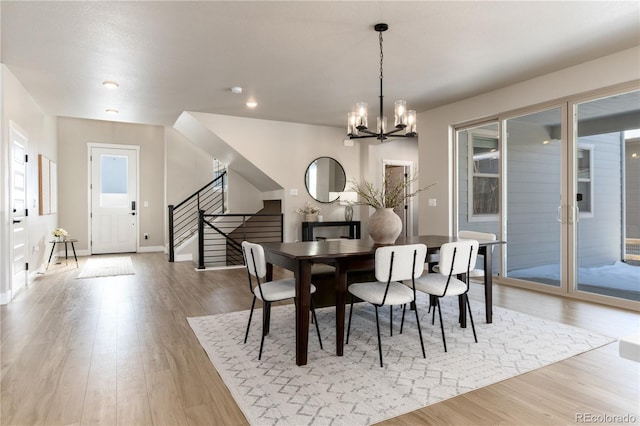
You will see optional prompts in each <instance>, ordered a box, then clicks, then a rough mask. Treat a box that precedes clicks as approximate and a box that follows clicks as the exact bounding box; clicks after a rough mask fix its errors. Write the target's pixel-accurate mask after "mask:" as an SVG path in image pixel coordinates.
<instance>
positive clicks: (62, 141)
mask: <svg viewBox="0 0 640 426" xmlns="http://www.w3.org/2000/svg"><path fill="white" fill-rule="evenodd" d="M90 142H91V143H104V144H117V145H137V146H139V147H140V158H139V164H140V170H139V175H140V180H139V182H138V185H139V188H140V192H139V194H138V200H139V205H140V208H139V209H138V215H139V219H138V237H139V241H140V251H145V250H147V251H150V250H162V249H163V247H164V244H165V221H164V218H165V216H166V215H167V213H166V212H167V206H166V203H165V189H164V186H165V181H164V170H165V160H164V153H165V148H164V128H163V127H162V126H149V125H144V124H129V123H116V122H111V121H100V120H84V119H79V118H66V117H59V118H58V155H59V156H58V159H59V161H58V212H59V213H58V216H59V224H60V226H62V227H63V228H65V229H67V231H69V233H70V234H71V235H73V237H74V238H77V239H78V242H77V243H76V250H81V251H84V252H87V250H88V248H89V213H88V208H89V200H88V195H89V192H88V183H89V180H88V179H89V178H88V164H87V155H88V154H87V143H90ZM145 201H146V202H147V207H145V204H144V202H145ZM145 233H147V234H149V239H148V240H145V239H144V238H143V234H145Z"/></svg>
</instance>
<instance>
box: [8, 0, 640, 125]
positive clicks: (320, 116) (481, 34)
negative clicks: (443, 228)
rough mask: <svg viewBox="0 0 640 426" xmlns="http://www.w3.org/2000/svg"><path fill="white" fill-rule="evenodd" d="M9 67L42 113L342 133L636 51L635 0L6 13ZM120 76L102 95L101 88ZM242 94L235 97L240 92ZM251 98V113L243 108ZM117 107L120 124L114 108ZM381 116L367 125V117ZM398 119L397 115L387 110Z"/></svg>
mask: <svg viewBox="0 0 640 426" xmlns="http://www.w3.org/2000/svg"><path fill="white" fill-rule="evenodd" d="M0 8H1V9H0V13H1V19H2V21H1V24H2V27H1V30H2V32H1V37H2V44H1V49H2V50H1V52H0V53H1V61H2V63H4V64H5V65H7V66H8V67H9V69H10V70H11V72H12V73H13V74H14V75H15V76H16V77H17V78H18V79H19V80H20V81H21V83H22V84H23V85H24V87H25V88H26V89H27V90H28V91H29V92H30V93H31V95H32V96H33V97H34V98H35V100H36V101H37V102H38V104H40V106H41V107H42V108H43V110H44V112H45V113H47V114H51V115H56V116H69V117H82V118H91V119H101V120H112V121H124V122H134V123H145V124H160V125H173V123H174V122H175V120H176V119H177V117H178V115H179V114H180V113H181V112H182V111H199V112H209V113H217V114H229V115H238V116H247V117H256V118H265V119H272V120H282V121H292V122H300V123H310V124H322V125H331V126H339V127H342V126H343V125H344V124H345V122H346V115H347V112H349V111H350V110H351V109H352V108H353V105H354V103H355V102H357V101H365V102H368V103H369V104H370V108H373V109H374V110H375V108H376V107H375V106H376V105H377V102H378V91H379V80H378V73H379V70H378V67H379V59H380V58H379V52H378V34H377V33H376V32H375V31H374V30H373V25H374V24H376V23H378V22H385V23H387V24H389V27H390V28H389V31H387V32H386V33H384V94H385V109H386V110H387V111H390V109H391V107H392V102H393V101H394V100H396V99H405V100H407V103H408V106H409V108H410V109H416V110H417V111H418V112H420V111H424V110H427V109H430V108H433V107H436V106H439V105H443V104H447V103H450V102H452V101H456V100H459V99H464V98H468V97H470V96H473V95H477V94H480V93H484V92H487V91H490V90H493V89H496V88H499V87H502V86H506V85H509V84H513V83H516V82H520V81H523V80H527V79H530V78H532V77H535V76H538V75H542V74H546V73H549V72H552V71H555V70H558V69H562V68H566V67H568V66H572V65H575V64H579V63H582V62H585V61H588V60H591V59H594V58H598V57H601V56H604V55H606V54H610V53H613V52H617V51H620V50H624V49H627V48H630V47H633V46H637V45H638V44H640V2H637V1H595V2H583V1H552V2H542V1H531V2H529V1H498V2H492V1H473V2H466V1H442V2H440V1H413V2H396V1H378V2H369V1H357V2H346V1H344V2H343V1H320V2H308V1H289V2H275V1H257V2H253V1H234V2H222V1H200V2H186V1H171V2H168V1H164V2H151V1H119V2H116V1H111V2H97V1H44V2H31V1H6V0H3V1H2V2H0ZM104 80H116V81H117V82H119V84H120V88H119V89H118V90H116V91H108V90H107V89H105V88H103V87H102V85H101V83H102V82H103V81H104ZM236 85H238V86H242V87H243V88H244V93H243V94H241V95H234V94H232V93H231V92H230V88H231V87H232V86H236ZM249 97H254V98H255V100H257V102H258V103H259V106H258V108H256V109H255V110H249V109H248V108H247V107H246V106H245V105H244V103H245V101H246V100H247V98H249ZM109 107H114V108H117V109H118V110H119V111H120V114H119V115H118V116H116V117H113V116H110V115H107V114H106V113H105V109H106V108H109ZM374 114H375V113H372V115H374ZM391 114H392V113H391Z"/></svg>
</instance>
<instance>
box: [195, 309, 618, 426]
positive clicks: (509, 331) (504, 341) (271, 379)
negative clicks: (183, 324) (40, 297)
mask: <svg viewBox="0 0 640 426" xmlns="http://www.w3.org/2000/svg"><path fill="white" fill-rule="evenodd" d="M418 306H419V307H420V306H421V307H426V299H419V305H418ZM354 309H355V310H354V314H353V322H352V325H351V336H350V338H349V344H348V345H345V350H344V356H342V357H337V356H335V309H334V308H324V309H320V310H318V311H317V313H318V322H319V324H320V328H321V333H322V341H323V345H324V350H321V349H320V346H319V343H318V338H317V335H316V332H315V327H313V325H311V326H310V329H309V355H308V364H307V365H306V366H302V367H298V366H296V363H295V334H294V331H295V326H294V321H295V320H294V318H295V311H294V306H293V305H288V306H279V307H274V308H273V309H272V314H271V332H270V334H269V336H267V338H266V339H265V347H264V351H263V354H262V360H261V361H258V351H259V347H260V332H261V320H262V311H261V310H256V312H255V313H254V316H253V321H252V325H251V331H250V334H249V340H248V341H247V343H246V344H243V340H244V333H245V328H246V324H247V320H248V314H249V312H248V311H244V312H234V313H229V314H221V315H212V316H204V317H197V318H188V321H189V324H190V325H191V327H192V329H193V330H194V332H195V334H196V336H197V338H198V339H199V341H200V343H201V344H202V346H203V347H204V349H205V351H206V352H207V354H208V355H209V358H210V359H211V361H212V363H213V365H214V366H215V368H216V369H217V370H218V372H219V373H220V375H221V376H222V378H223V380H224V381H225V383H226V385H227V387H228V388H229V389H230V391H231V393H232V395H233V396H234V398H235V400H236V402H237V403H238V405H239V406H240V408H241V409H242V411H243V413H244V414H245V416H246V417H247V419H248V421H249V422H250V423H251V424H252V425H312V424H313V425H323V424H326V425H328V424H331V425H349V426H353V425H368V424H372V423H375V422H379V421H382V420H385V419H388V418H392V417H396V416H399V415H401V414H404V413H407V412H411V411H414V410H416V409H418V408H421V407H424V406H427V405H430V404H434V403H436V402H439V401H442V400H444V399H447V398H451V397H454V396H456V395H460V394H463V393H466V392H469V391H472V390H474V389H478V388H481V387H483V386H487V385H490V384H492V383H496V382H499V381H502V380H504V379H508V378H510V377H513V376H516V375H519V374H522V373H525V372H528V371H531V370H534V369H536V368H540V367H543V366H545V365H549V364H551V363H554V362H557V361H560V360H563V359H566V358H569V357H571V356H574V355H577V354H579V353H582V352H585V351H588V350H591V349H594V348H597V347H600V346H602V345H605V344H607V343H610V342H613V341H614V340H615V339H612V338H608V337H604V336H600V335H597V334H595V333H591V332H589V331H587V330H583V329H579V328H576V327H572V326H568V325H564V324H560V323H556V322H552V321H546V320H542V319H539V318H535V317H531V316H529V315H525V314H522V313H518V312H514V311H510V310H507V309H502V308H499V307H494V322H493V324H486V323H485V322H484V307H483V305H482V304H480V303H476V304H473V303H472V309H473V312H474V318H477V324H476V331H477V333H478V343H474V341H473V333H472V330H471V325H470V324H469V327H468V328H467V329H461V328H460V327H459V326H458V325H457V312H458V308H457V299H455V298H446V299H443V300H442V312H443V317H444V321H445V334H446V338H447V349H448V352H447V353H445V352H444V349H443V345H442V337H441V333H440V326H439V323H438V319H437V318H436V323H435V325H431V314H428V313H427V312H426V309H420V314H421V315H420V316H421V319H420V324H421V325H422V332H423V337H424V342H425V350H426V353H427V358H426V359H424V358H422V353H421V350H420V341H419V337H418V332H417V328H416V321H415V314H414V313H413V312H412V311H407V314H408V315H407V318H406V319H405V324H404V331H403V334H399V326H400V318H401V311H400V310H399V308H396V309H398V310H397V311H394V315H393V317H394V318H393V320H394V333H393V336H389V309H388V308H385V309H380V310H379V312H380V314H381V315H380V324H381V325H380V328H381V333H382V345H383V346H382V351H383V357H384V358H383V359H384V367H383V368H380V364H379V361H378V347H377V337H376V327H375V312H374V309H373V306H371V305H369V304H359V305H356V306H355V308H354ZM348 313H349V308H348V307H347V318H348ZM409 314H410V315H409ZM345 333H346V331H345Z"/></svg>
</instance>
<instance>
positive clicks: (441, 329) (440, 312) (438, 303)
mask: <svg viewBox="0 0 640 426" xmlns="http://www.w3.org/2000/svg"><path fill="white" fill-rule="evenodd" d="M436 306H437V307H438V317H440V331H442V343H443V344H444V351H445V352H447V341H446V339H445V337H444V325H443V324H442V311H440V299H439V298H438V299H436ZM433 312H434V313H435V309H434V310H433Z"/></svg>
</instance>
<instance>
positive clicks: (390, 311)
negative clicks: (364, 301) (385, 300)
mask: <svg viewBox="0 0 640 426" xmlns="http://www.w3.org/2000/svg"><path fill="white" fill-rule="evenodd" d="M389 336H391V337H393V305H389Z"/></svg>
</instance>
